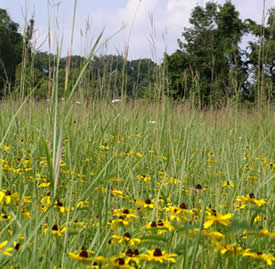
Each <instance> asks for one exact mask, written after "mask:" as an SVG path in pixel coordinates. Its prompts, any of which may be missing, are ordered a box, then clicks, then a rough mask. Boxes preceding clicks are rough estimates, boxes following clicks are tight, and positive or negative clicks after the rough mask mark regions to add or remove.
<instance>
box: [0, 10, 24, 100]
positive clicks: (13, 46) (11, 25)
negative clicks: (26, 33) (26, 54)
mask: <svg viewBox="0 0 275 269" xmlns="http://www.w3.org/2000/svg"><path fill="white" fill-rule="evenodd" d="M18 27H19V25H18V24H17V23H15V22H13V21H12V20H11V19H10V17H9V15H8V14H7V11H6V10H4V9H0V97H1V96H2V95H3V91H4V88H6V87H7V85H8V83H10V84H13V82H14V80H15V74H16V67H17V65H18V64H19V63H20V62H21V59H22V45H23V37H22V35H21V34H20V33H18Z"/></svg>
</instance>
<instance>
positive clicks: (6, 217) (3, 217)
mask: <svg viewBox="0 0 275 269" xmlns="http://www.w3.org/2000/svg"><path fill="white" fill-rule="evenodd" d="M11 220H12V217H11V216H9V215H7V214H6V213H1V214H0V222H2V221H11Z"/></svg>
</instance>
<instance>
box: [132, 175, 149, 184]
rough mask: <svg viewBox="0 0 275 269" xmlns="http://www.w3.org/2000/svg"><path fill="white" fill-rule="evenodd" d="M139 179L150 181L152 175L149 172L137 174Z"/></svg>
mask: <svg viewBox="0 0 275 269" xmlns="http://www.w3.org/2000/svg"><path fill="white" fill-rule="evenodd" d="M136 178H137V179H139V180H142V181H144V182H145V183H147V182H149V181H150V180H151V177H150V176H149V175H148V174H144V175H137V176H136Z"/></svg>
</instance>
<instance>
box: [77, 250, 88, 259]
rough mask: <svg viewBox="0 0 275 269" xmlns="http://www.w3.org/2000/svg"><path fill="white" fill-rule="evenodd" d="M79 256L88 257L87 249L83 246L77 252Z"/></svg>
mask: <svg viewBox="0 0 275 269" xmlns="http://www.w3.org/2000/svg"><path fill="white" fill-rule="evenodd" d="M79 256H80V257H82V258H88V257H89V255H88V251H87V250H86V249H85V248H82V249H81V251H80V253H79Z"/></svg>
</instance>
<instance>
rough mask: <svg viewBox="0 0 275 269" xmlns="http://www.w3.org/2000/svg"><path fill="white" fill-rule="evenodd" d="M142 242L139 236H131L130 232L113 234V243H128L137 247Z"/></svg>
mask: <svg viewBox="0 0 275 269" xmlns="http://www.w3.org/2000/svg"><path fill="white" fill-rule="evenodd" d="M140 242H141V240H140V239H139V238H131V235H130V233H125V234H124V235H123V236H119V235H113V236H112V243H117V244H124V243H125V244H127V245H129V246H130V247H135V246H136V245H138V244H139V243H140Z"/></svg>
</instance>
